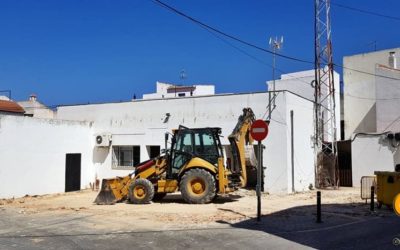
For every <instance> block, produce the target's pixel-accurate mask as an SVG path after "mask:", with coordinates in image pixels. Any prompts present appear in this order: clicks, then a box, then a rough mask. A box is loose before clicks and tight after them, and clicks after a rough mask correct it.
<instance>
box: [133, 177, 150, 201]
mask: <svg viewBox="0 0 400 250" xmlns="http://www.w3.org/2000/svg"><path fill="white" fill-rule="evenodd" d="M153 197H154V186H153V183H151V181H149V180H147V179H136V180H134V181H133V183H132V184H131V185H130V186H129V200H130V201H131V202H132V203H133V204H147V203H149V202H150V201H151V200H152V199H153Z"/></svg>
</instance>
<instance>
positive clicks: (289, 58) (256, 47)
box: [150, 0, 400, 81]
mask: <svg viewBox="0 0 400 250" xmlns="http://www.w3.org/2000/svg"><path fill="white" fill-rule="evenodd" d="M150 1H152V2H153V3H154V4H157V5H158V6H160V7H163V8H165V9H167V10H169V11H171V12H173V13H175V14H177V15H179V16H182V17H184V18H186V19H188V20H190V21H191V22H193V23H195V24H197V25H199V26H200V27H202V28H203V29H205V30H208V31H213V32H216V33H218V34H220V35H222V36H225V37H228V38H230V39H232V40H234V41H236V42H239V43H242V44H244V45H247V46H249V47H252V48H254V49H257V50H260V51H263V52H266V53H269V54H272V55H276V56H279V57H281V58H285V59H288V60H292V61H297V62H302V63H306V64H312V65H314V62H312V61H309V60H304V59H300V58H296V57H293V56H288V55H283V54H279V53H276V52H274V51H271V50H268V49H264V48H262V47H259V46H257V45H254V44H252V43H250V42H247V41H245V40H243V39H241V38H238V37H236V36H233V35H230V34H228V33H226V32H224V31H221V30H219V29H217V28H214V27H212V26H210V25H208V24H205V23H203V22H201V21H199V20H197V19H195V18H193V17H191V16H189V15H187V14H185V13H183V12H182V11H180V10H178V9H176V8H174V7H172V6H170V5H168V4H166V3H164V2H162V1H160V0H150ZM333 65H334V66H336V67H339V68H342V69H347V70H351V71H355V72H358V73H362V74H367V75H372V76H376V77H381V78H386V79H392V80H398V81H400V78H394V77H389V76H384V75H377V74H373V73H369V72H365V71H362V70H358V69H352V68H349V67H345V66H343V65H340V64H336V63H333Z"/></svg>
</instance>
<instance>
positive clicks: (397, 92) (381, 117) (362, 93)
mask: <svg viewBox="0 0 400 250" xmlns="http://www.w3.org/2000/svg"><path fill="white" fill-rule="evenodd" d="M399 55H400V48H393V49H387V50H381V51H375V52H370V53H365V54H358V55H352V56H346V57H344V58H343V65H344V69H343V78H344V127H345V137H346V139H349V138H351V137H352V135H353V134H354V133H358V132H364V133H365V132H367V133H375V132H383V131H384V130H386V131H388V130H393V131H400V122H399V121H396V119H397V117H398V116H399V115H400V111H399V109H398V108H397V107H399V105H400V98H399V97H400V88H399V87H398V86H399V82H400V80H399V79H400V63H399V62H398V61H399V58H398V57H399ZM360 71H361V72H360ZM392 122H393V124H391V123H392Z"/></svg>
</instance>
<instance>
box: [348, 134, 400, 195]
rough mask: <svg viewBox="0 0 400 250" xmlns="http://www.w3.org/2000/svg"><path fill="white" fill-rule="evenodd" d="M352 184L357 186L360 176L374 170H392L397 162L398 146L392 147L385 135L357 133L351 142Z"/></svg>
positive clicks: (369, 174) (372, 173) (369, 173)
mask: <svg viewBox="0 0 400 250" xmlns="http://www.w3.org/2000/svg"><path fill="white" fill-rule="evenodd" d="M351 154H352V156H351V157H352V175H353V186H354V187H359V186H360V181H361V177H362V176H371V175H374V171H394V166H395V165H396V164H398V163H400V162H399V148H398V147H397V148H396V147H393V146H392V145H391V143H390V141H389V140H388V139H386V135H377V136H373V135H368V136H363V135H359V136H357V137H356V138H355V140H354V141H353V142H352V143H351Z"/></svg>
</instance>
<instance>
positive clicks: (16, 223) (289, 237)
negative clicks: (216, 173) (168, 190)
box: [0, 208, 400, 250]
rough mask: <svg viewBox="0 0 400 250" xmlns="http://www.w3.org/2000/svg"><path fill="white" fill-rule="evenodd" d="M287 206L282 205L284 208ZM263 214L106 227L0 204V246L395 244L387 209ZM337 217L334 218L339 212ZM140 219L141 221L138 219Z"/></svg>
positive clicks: (397, 229)
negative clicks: (201, 224) (317, 218)
mask: <svg viewBox="0 0 400 250" xmlns="http://www.w3.org/2000/svg"><path fill="white" fill-rule="evenodd" d="M286 212H288V211H286ZM289 212H291V213H292V214H293V216H290V217H287V216H278V215H277V214H275V215H274V214H272V215H268V216H264V217H263V218H262V222H261V223H256V222H255V221H254V220H248V221H242V222H240V223H236V224H227V223H224V222H221V224H220V226H219V227H217V228H215V227H214V228H197V229H196V228H194V229H170V228H168V225H166V226H165V228H155V229H154V230H151V231H149V230H143V229H142V230H141V228H142V226H141V225H140V224H139V223H138V224H137V225H135V226H134V227H133V228H132V226H131V228H126V229H125V230H121V231H110V230H107V228H90V227H88V226H87V225H88V224H86V223H85V222H86V221H88V220H91V219H92V218H91V215H90V214H83V213H78V214H65V215H64V216H60V215H59V214H58V215H57V216H55V215H56V214H51V213H49V214H31V215H28V214H19V213H18V212H17V211H15V210H12V209H8V208H7V209H0V249H58V250H61V249H230V250H232V249H305V248H317V249H391V248H393V249H400V246H398V247H396V246H394V245H393V243H392V241H393V239H394V238H395V237H396V236H398V237H399V238H400V217H396V216H395V215H394V214H392V213H386V214H384V215H382V214H379V215H376V214H372V215H371V216H365V217H364V218H361V219H360V218H357V219H354V220H353V219H352V217H351V216H335V215H332V214H330V215H329V214H328V215H326V214H325V217H323V219H324V222H323V223H321V224H317V223H315V222H314V221H313V220H312V218H310V217H308V216H307V215H305V214H302V213H300V212H299V211H297V212H296V213H294V212H293V211H289ZM339 217H340V218H339ZM141 223H145V222H141Z"/></svg>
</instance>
